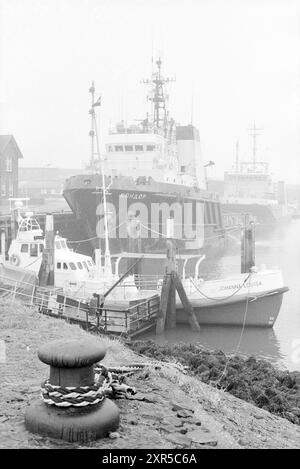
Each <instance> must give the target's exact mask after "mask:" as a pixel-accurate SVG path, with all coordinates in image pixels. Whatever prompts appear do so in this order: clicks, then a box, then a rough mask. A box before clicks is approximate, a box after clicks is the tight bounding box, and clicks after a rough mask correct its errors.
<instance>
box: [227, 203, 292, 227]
mask: <svg viewBox="0 0 300 469" xmlns="http://www.w3.org/2000/svg"><path fill="white" fill-rule="evenodd" d="M222 208H223V212H224V217H225V220H226V225H227V226H230V225H236V224H239V223H241V222H243V220H242V218H243V216H244V214H249V215H250V217H251V219H252V220H253V221H255V223H256V224H257V226H262V227H272V226H275V225H278V224H284V223H287V222H288V221H289V220H290V219H291V216H290V215H289V214H288V213H287V210H286V207H285V206H284V205H275V206H273V205H263V204H242V203H224V204H223V206H222Z"/></svg>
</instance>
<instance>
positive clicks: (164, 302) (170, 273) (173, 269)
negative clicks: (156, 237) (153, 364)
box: [156, 240, 200, 334]
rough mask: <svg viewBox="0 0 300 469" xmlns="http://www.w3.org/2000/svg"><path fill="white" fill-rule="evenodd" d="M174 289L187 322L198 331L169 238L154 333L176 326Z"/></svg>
mask: <svg viewBox="0 0 300 469" xmlns="http://www.w3.org/2000/svg"><path fill="white" fill-rule="evenodd" d="M176 291H177V293H178V295H179V298H180V301H181V303H182V306H183V308H184V311H185V313H186V314H187V315H188V318H189V323H190V325H191V327H192V329H193V330H194V331H198V332H199V331H200V326H199V323H198V320H197V318H196V315H195V313H194V310H193V308H192V305H191V303H190V301H189V299H188V297H187V294H186V292H185V290H184V287H183V285H182V282H181V279H180V278H179V276H178V269H177V260H176V249H175V246H174V244H173V242H172V241H171V240H168V241H167V260H166V272H165V276H164V280H163V285H162V289H161V298H160V308H159V312H158V315H157V321H156V334H162V333H163V332H164V330H165V328H166V329H174V328H175V327H176Z"/></svg>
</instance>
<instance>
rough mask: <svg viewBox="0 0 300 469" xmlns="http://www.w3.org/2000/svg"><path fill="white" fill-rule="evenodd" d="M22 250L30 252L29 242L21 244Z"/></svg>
mask: <svg viewBox="0 0 300 469" xmlns="http://www.w3.org/2000/svg"><path fill="white" fill-rule="evenodd" d="M21 252H28V244H22V245H21Z"/></svg>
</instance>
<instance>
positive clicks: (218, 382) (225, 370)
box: [216, 272, 251, 390]
mask: <svg viewBox="0 0 300 469" xmlns="http://www.w3.org/2000/svg"><path fill="white" fill-rule="evenodd" d="M250 274H251V272H250ZM249 293H250V284H249V285H248V292H247V297H246V308H245V312H244V319H243V326H242V330H241V333H240V337H239V340H238V343H237V346H236V348H235V351H234V353H233V355H231V356H230V357H229V358H228V360H227V361H226V363H225V367H224V370H223V372H222V374H221V376H220V378H219V379H218V380H217V382H216V384H217V385H218V384H220V382H221V381H222V379H223V378H224V377H225V376H226V372H227V368H228V365H229V362H230V361H231V359H232V358H233V356H235V355H236V354H237V353H238V351H239V348H240V346H241V343H242V339H243V335H244V331H245V326H246V320H247V314H248V305H249ZM226 390H227V389H226Z"/></svg>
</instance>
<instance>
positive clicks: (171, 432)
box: [0, 302, 300, 449]
mask: <svg viewBox="0 0 300 469" xmlns="http://www.w3.org/2000/svg"><path fill="white" fill-rule="evenodd" d="M0 311H1V313H0V314H1V326H0V339H2V340H4V341H5V346H6V360H5V361H4V360H2V362H0V372H1V377H2V385H1V387H0V402H1V408H0V448H79V447H80V448H87V447H93V448H99V449H101V448H102V449H110V448H157V449H158V448H164V449H167V448H207V449H211V448H214V449H216V448H300V427H299V426H297V425H294V424H292V423H291V422H288V421H287V420H286V419H283V418H280V417H277V416H274V415H271V414H270V413H269V412H267V411H265V410H263V409H259V408H257V407H255V406H254V405H252V404H249V403H246V402H243V401H242V400H240V399H238V398H236V397H234V396H232V395H230V394H229V393H225V392H223V391H220V390H217V389H215V388H212V387H211V386H209V385H207V384H205V383H202V382H200V381H199V380H198V379H197V378H195V377H191V376H187V375H185V374H183V373H182V372H180V371H178V370H176V368H174V367H172V366H162V368H161V369H160V370H154V369H150V370H148V369H144V370H142V371H141V372H138V373H137V374H135V375H134V376H131V377H130V378H128V384H130V385H132V386H134V387H135V388H136V390H137V394H136V395H135V399H132V400H131V399H130V400H127V399H124V400H117V401H115V402H116V404H117V405H118V406H119V408H120V411H121V424H120V428H119V429H118V431H117V433H116V434H115V435H112V436H114V437H115V438H109V437H108V438H104V439H102V440H98V441H97V442H92V443H90V444H88V445H79V444H74V443H73V444H71V443H67V442H64V441H60V440H51V439H48V438H44V437H41V436H38V435H33V434H30V433H29V432H27V430H26V429H25V426H24V412H25V409H26V406H28V405H30V403H32V402H33V401H35V400H36V399H39V398H40V397H39V385H40V383H41V382H42V381H43V380H44V379H45V378H47V377H48V373H49V367H48V366H47V365H45V364H43V363H41V362H40V361H39V360H38V358H37V350H38V347H39V346H40V345H41V344H43V343H45V342H47V341H50V340H54V339H59V338H66V339H67V338H70V339H76V338H82V337H86V338H87V339H88V338H89V337H90V335H89V334H88V333H87V332H84V331H83V330H81V329H80V328H79V327H77V326H75V325H69V324H67V323H65V322H64V321H61V320H57V319H53V318H50V317H46V316H42V315H40V314H38V313H37V312H36V311H34V310H31V309H28V308H24V307H23V306H21V305H18V304H15V305H13V306H9V305H7V304H5V303H4V302H2V303H0ZM99 340H102V341H104V342H105V343H106V345H107V354H106V357H105V359H104V363H106V364H109V365H125V364H129V363H133V362H137V361H143V362H145V361H146V360H147V359H146V358H145V357H139V356H138V355H136V354H135V353H134V352H132V351H131V350H129V349H128V348H126V347H124V345H123V344H121V343H120V342H118V341H112V340H109V339H107V338H103V337H102V338H99Z"/></svg>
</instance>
